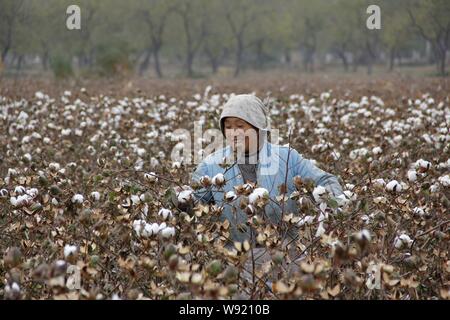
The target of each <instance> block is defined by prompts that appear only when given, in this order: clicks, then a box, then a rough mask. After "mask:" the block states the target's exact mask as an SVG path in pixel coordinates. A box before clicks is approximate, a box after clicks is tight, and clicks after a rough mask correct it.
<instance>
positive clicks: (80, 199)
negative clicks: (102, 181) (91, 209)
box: [72, 194, 84, 203]
mask: <svg viewBox="0 0 450 320" xmlns="http://www.w3.org/2000/svg"><path fill="white" fill-rule="evenodd" d="M83 201H84V197H83V195H81V194H75V195H73V197H72V203H83Z"/></svg>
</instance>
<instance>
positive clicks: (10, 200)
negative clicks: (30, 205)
mask: <svg viewBox="0 0 450 320" xmlns="http://www.w3.org/2000/svg"><path fill="white" fill-rule="evenodd" d="M9 203H11V205H12V206H13V207H18V206H19V202H18V201H17V198H16V197H11V198H10V199H9Z"/></svg>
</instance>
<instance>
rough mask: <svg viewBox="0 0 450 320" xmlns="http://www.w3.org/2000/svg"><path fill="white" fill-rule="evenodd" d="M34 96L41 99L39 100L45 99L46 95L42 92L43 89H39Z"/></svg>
mask: <svg viewBox="0 0 450 320" xmlns="http://www.w3.org/2000/svg"><path fill="white" fill-rule="evenodd" d="M34 96H35V97H36V98H37V99H39V100H43V99H44V98H45V95H44V94H43V93H42V92H41V91H37V92H36V93H35V94H34Z"/></svg>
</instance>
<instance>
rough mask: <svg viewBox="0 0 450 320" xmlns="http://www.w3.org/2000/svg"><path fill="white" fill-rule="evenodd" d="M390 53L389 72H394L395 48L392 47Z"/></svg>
mask: <svg viewBox="0 0 450 320" xmlns="http://www.w3.org/2000/svg"><path fill="white" fill-rule="evenodd" d="M389 53H390V54H389V72H392V71H394V65H395V48H391V50H390V52H389Z"/></svg>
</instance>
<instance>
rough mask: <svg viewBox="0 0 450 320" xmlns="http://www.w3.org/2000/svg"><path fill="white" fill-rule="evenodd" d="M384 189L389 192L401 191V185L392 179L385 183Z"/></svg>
mask: <svg viewBox="0 0 450 320" xmlns="http://www.w3.org/2000/svg"><path fill="white" fill-rule="evenodd" d="M386 190H387V191H391V192H401V191H402V185H401V184H400V183H399V182H398V181H397V180H392V181H390V182H389V183H388V184H387V185H386Z"/></svg>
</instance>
